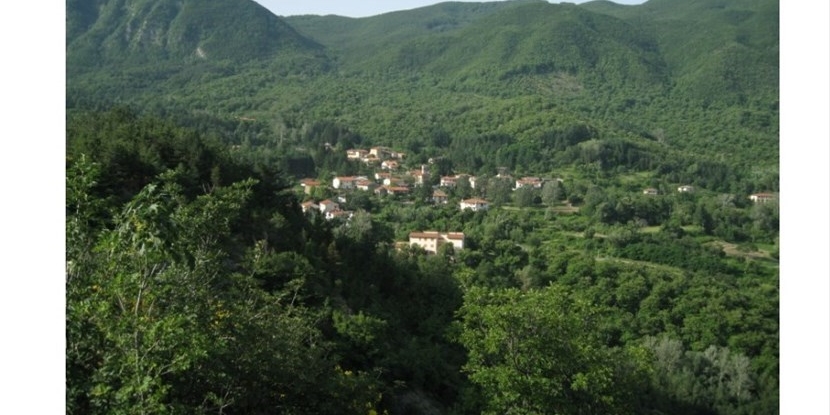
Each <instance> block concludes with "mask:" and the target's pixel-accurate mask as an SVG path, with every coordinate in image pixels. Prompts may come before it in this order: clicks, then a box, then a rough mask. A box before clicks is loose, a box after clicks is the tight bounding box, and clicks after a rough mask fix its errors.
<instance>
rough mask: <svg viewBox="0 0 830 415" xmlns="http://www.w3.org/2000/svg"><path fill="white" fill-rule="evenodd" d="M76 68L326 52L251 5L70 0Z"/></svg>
mask: <svg viewBox="0 0 830 415" xmlns="http://www.w3.org/2000/svg"><path fill="white" fill-rule="evenodd" d="M66 36H67V39H66V40H67V64H68V66H69V67H75V66H80V67H95V66H99V67H101V66H108V65H117V66H118V65H141V64H152V63H157V62H165V61H173V62H187V61H199V60H206V59H211V60H224V59H227V60H231V61H234V62H237V63H239V62H244V61H249V60H253V59H266V58H272V57H275V56H278V55H280V54H283V53H285V52H309V53H317V52H320V51H322V49H323V47H322V46H321V45H320V44H318V43H317V42H315V41H313V40H311V39H308V38H306V37H304V36H302V35H300V34H299V33H297V31H296V30H294V28H292V27H291V26H290V25H288V24H287V23H285V22H284V21H283V20H282V19H281V18H279V17H277V16H275V15H274V14H272V13H270V12H269V11H268V10H267V9H265V8H264V7H262V6H260V5H259V4H257V3H255V2H253V1H250V0H68V1H67V34H66Z"/></svg>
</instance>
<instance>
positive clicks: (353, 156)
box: [346, 148, 369, 160]
mask: <svg viewBox="0 0 830 415" xmlns="http://www.w3.org/2000/svg"><path fill="white" fill-rule="evenodd" d="M368 154H369V152H368V151H366V150H362V149H359V148H355V149H350V150H346V158H347V159H349V160H362V159H363V158H365V157H366V156H367V155H368Z"/></svg>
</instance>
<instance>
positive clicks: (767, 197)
mask: <svg viewBox="0 0 830 415" xmlns="http://www.w3.org/2000/svg"><path fill="white" fill-rule="evenodd" d="M775 199H777V197H776V196H775V194H773V193H755V194H751V195H749V200H752V201H753V202H754V203H769V202H772V201H773V200H775Z"/></svg>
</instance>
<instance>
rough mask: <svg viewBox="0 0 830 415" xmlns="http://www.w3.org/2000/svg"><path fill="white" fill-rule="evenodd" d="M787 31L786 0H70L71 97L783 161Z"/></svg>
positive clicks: (424, 137) (379, 132) (377, 132)
mask: <svg viewBox="0 0 830 415" xmlns="http://www.w3.org/2000/svg"><path fill="white" fill-rule="evenodd" d="M778 32H779V29H778V1H777V0H685V1H676V0H649V1H648V2H646V3H644V4H641V5H636V6H622V5H618V4H615V3H611V2H608V1H602V0H600V1H591V2H587V3H582V4H579V5H575V4H567V3H563V4H551V3H548V2H547V1H543V0H514V1H504V2H483V3H467V2H447V3H439V4H436V5H432V6H427V7H422V8H418V9H413V10H406V11H399V12H391V13H386V14H383V15H379V16H373V17H366V18H347V17H340V16H292V17H287V18H282V17H279V16H277V15H275V14H273V13H271V12H270V11H268V10H267V9H265V8H263V7H262V6H260V5H258V4H257V3H255V2H254V1H252V0H158V1H152V0H89V1H82V0H68V2H67V26H66V33H67V40H66V44H67V108H68V109H70V110H71V109H79V110H82V109H105V108H109V107H111V106H113V105H124V104H126V105H133V106H138V107H140V108H141V109H142V110H144V111H147V112H157V113H171V112H176V113H178V114H194V113H198V114H199V116H203V115H205V114H211V116H216V117H224V118H226V119H232V120H235V119H238V118H239V117H244V118H246V119H253V118H256V119H268V120H272V122H273V124H271V125H272V126H275V127H274V128H277V129H280V128H282V129H292V128H301V127H303V126H304V125H310V124H313V123H315V122H318V121H326V122H329V121H331V122H334V123H342V124H343V125H345V126H348V127H349V128H350V129H352V131H354V132H356V133H358V134H363V135H365V136H367V137H372V138H373V139H376V140H378V141H379V142H384V143H385V144H396V145H398V146H399V147H403V148H408V149H409V150H410V152H416V151H418V150H419V149H421V148H423V147H425V146H427V145H428V144H429V143H430V142H434V143H447V142H449V141H450V140H449V139H447V138H446V137H466V136H469V135H471V134H485V133H492V134H502V135H503V136H507V137H512V138H514V139H515V140H516V141H522V140H539V137H541V136H543V135H544V134H547V133H548V132H550V131H552V130H557V131H566V130H568V128H570V127H574V128H577V127H580V128H581V127H583V126H588V127H590V129H591V130H592V131H598V132H599V133H598V135H599V136H604V137H628V138H630V139H631V140H634V141H637V142H641V141H642V140H645V141H646V143H645V145H647V146H649V148H651V149H652V150H653V149H654V148H664V149H672V150H675V149H676V150H679V151H686V150H692V151H693V152H698V153H700V154H703V153H702V152H705V153H707V154H709V155H712V156H714V157H718V158H719V159H733V158H739V159H753V160H754V159H758V158H763V159H764V160H766V161H769V163H770V164H773V165H777V144H778ZM641 144H642V143H641ZM436 145H438V144H436ZM440 145H445V144H440ZM736 146H740V147H741V148H742V150H740V151H737V150H736V148H737V147H736ZM301 147H302V146H301Z"/></svg>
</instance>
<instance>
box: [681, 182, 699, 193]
mask: <svg viewBox="0 0 830 415" xmlns="http://www.w3.org/2000/svg"><path fill="white" fill-rule="evenodd" d="M677 191H678V192H680V193H688V192H694V191H695V188H694V186H690V185H688V184H684V185H683V186H680V187H678V188H677Z"/></svg>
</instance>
